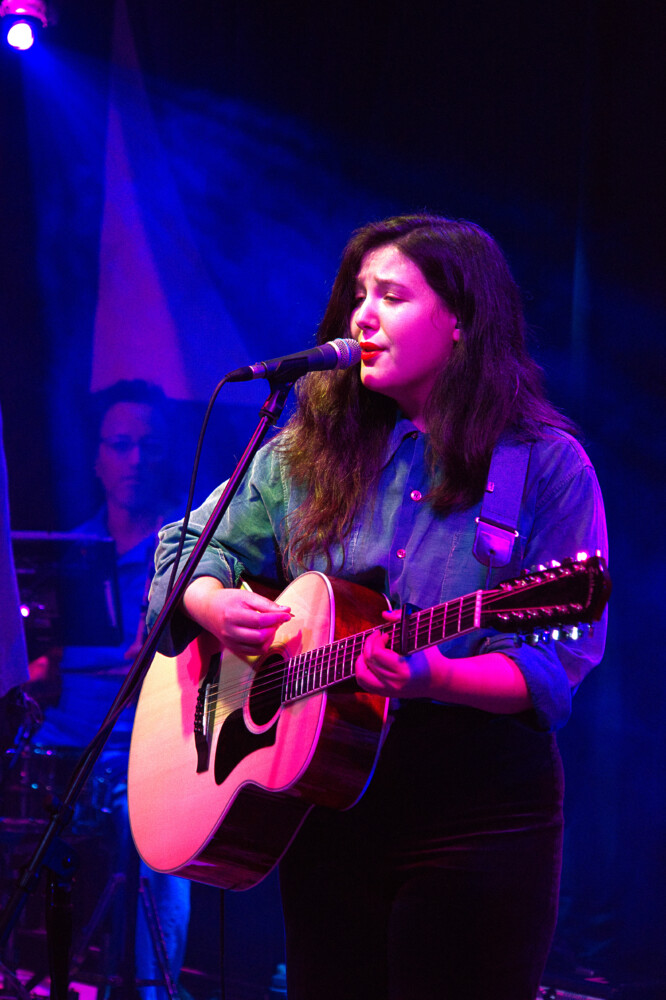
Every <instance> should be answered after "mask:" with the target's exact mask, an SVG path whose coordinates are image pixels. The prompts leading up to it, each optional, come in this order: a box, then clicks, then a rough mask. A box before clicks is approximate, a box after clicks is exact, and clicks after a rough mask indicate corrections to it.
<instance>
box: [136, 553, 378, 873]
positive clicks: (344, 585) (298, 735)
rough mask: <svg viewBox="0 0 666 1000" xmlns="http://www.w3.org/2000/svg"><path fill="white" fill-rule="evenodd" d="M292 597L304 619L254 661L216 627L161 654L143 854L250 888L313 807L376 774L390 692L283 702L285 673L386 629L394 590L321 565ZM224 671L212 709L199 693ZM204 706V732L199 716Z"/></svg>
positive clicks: (144, 712)
mask: <svg viewBox="0 0 666 1000" xmlns="http://www.w3.org/2000/svg"><path fill="white" fill-rule="evenodd" d="M279 601H280V603H281V604H285V605H287V606H288V607H290V608H291V610H292V613H293V615H294V617H293V618H292V620H291V621H289V622H287V623H285V624H284V625H282V626H280V628H279V629H278V631H277V634H276V638H275V643H274V645H273V647H272V648H271V650H270V652H269V653H268V654H267V655H266V656H263V657H261V658H258V659H257V660H256V661H255V662H253V663H251V664H248V663H247V662H246V661H245V660H241V659H239V658H238V657H235V656H233V655H231V654H230V653H228V652H224V653H223V654H222V656H221V661H220V647H219V644H218V643H217V641H216V640H215V639H214V638H213V637H212V636H210V635H208V634H207V633H203V634H202V635H201V636H200V637H199V638H198V639H197V640H196V641H195V642H193V643H192V644H191V645H190V646H188V648H187V649H186V650H185V651H184V652H183V653H182V654H181V655H180V656H177V657H166V656H162V655H161V654H157V655H156V657H155V659H154V661H153V663H152V665H151V667H150V669H149V671H148V674H147V675H146V678H145V680H144V683H143V687H142V690H141V695H140V697H139V701H138V704H137V709H136V717H135V721H134V728H133V733H132V744H131V749H130V759H129V774H128V800H129V814H130V823H131V827H132V834H133V837H134V841H135V843H136V846H137V850H138V851H139V854H140V855H141V857H142V858H143V859H144V861H145V862H146V863H147V864H148V865H149V866H150V867H151V868H154V869H156V870H157V871H162V872H171V873H174V874H178V875H182V876H184V877H186V878H190V879H194V880H195V881H198V882H204V883H207V884H209V885H214V886H219V887H221V888H228V889H246V888H249V887H250V886H252V885H255V884H256V883H257V882H259V881H260V880H261V879H262V878H263V877H264V876H265V875H266V874H268V872H269V871H270V870H271V869H272V868H273V867H274V866H275V864H276V863H277V862H278V861H279V859H280V857H281V856H282V855H283V854H284V852H285V851H286V850H287V848H288V846H289V844H290V843H291V841H292V840H293V838H294V836H295V835H296V833H297V831H298V829H299V827H300V826H301V824H302V822H303V820H304V819H305V816H306V815H307V813H308V812H309V811H310V809H311V808H312V807H313V805H324V806H329V807H331V808H336V809H346V808H349V807H350V806H352V805H353V804H354V803H355V802H356V801H357V800H358V799H359V798H360V796H361V795H362V794H363V791H364V789H365V787H366V785H367V784H368V781H369V780H370V777H371V775H372V772H373V770H374V766H375V763H376V759H377V754H378V751H379V747H380V746H381V742H382V739H383V735H384V731H385V727H386V718H387V710H388V701H387V699H386V698H383V697H379V696H377V695H370V694H367V693H365V692H361V691H359V689H358V688H356V687H355V685H353V683H352V682H348V681H345V682H344V683H343V684H337V685H336V686H334V687H332V688H329V689H328V690H326V691H318V692H317V693H314V694H309V695H306V696H305V697H302V698H300V699H299V700H296V701H290V702H288V703H287V704H283V703H282V701H281V692H280V689H279V686H278V684H277V683H273V680H272V679H273V678H274V677H275V675H276V670H275V664H276V663H277V664H278V665H280V664H283V663H284V661H285V660H286V659H288V658H290V657H294V656H297V655H298V654H299V653H301V652H304V651H307V650H315V649H318V648H319V647H321V646H325V645H327V644H329V643H331V642H333V641H335V640H338V639H342V638H344V637H345V636H348V635H351V634H352V633H357V632H361V631H363V630H365V629H369V628H371V627H373V626H374V625H379V624H381V623H382V619H381V612H382V610H385V609H386V608H387V602H386V599H385V598H384V597H382V596H381V595H378V594H375V593H373V592H372V591H369V590H367V589H366V588H364V587H360V586H358V585H357V584H353V583H350V582H348V581H340V580H331V579H329V578H328V577H325V576H324V575H323V574H321V573H314V572H313V573H306V574H304V575H303V576H301V577H299V578H298V579H297V580H295V581H294V582H293V583H291V584H290V585H289V586H288V587H287V588H286V590H284V591H283V593H282V595H281V596H280V598H279ZM218 663H219V670H218ZM211 676H212V677H213V680H212V681H211V686H210V688H209V694H208V698H207V703H206V705H205V707H204V708H203V711H201V709H202V699H201V696H200V694H199V692H200V689H201V688H202V685H203V684H204V681H205V679H206V678H207V677H208V678H210V677H211ZM198 708H199V713H198ZM202 715H203V718H204V730H205V731H204V733H201V732H197V729H196V723H195V720H196V719H197V718H201V717H202ZM199 728H201V727H199ZM201 743H203V744H205V748H206V752H204V753H203V756H202V750H201V747H200V746H198V744H201ZM198 768H199V769H198Z"/></svg>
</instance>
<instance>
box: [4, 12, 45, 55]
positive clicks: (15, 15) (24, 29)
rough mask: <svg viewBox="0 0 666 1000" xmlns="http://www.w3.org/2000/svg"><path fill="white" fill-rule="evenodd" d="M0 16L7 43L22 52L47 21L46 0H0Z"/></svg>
mask: <svg viewBox="0 0 666 1000" xmlns="http://www.w3.org/2000/svg"><path fill="white" fill-rule="evenodd" d="M0 18H1V19H2V34H3V37H4V39H5V41H6V42H7V44H8V45H10V46H11V47H12V48H13V49H18V50H19V51H21V52H24V51H26V50H27V49H29V48H31V47H32V45H33V43H34V41H35V38H36V37H37V35H38V34H39V32H40V31H41V30H42V29H43V28H45V27H46V26H47V25H48V23H49V17H48V11H47V5H46V0H2V2H1V3H0Z"/></svg>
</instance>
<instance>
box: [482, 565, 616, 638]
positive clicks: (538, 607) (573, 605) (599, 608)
mask: <svg viewBox="0 0 666 1000" xmlns="http://www.w3.org/2000/svg"><path fill="white" fill-rule="evenodd" d="M610 592H611V579H610V575H609V573H608V567H607V566H606V562H605V560H604V559H603V558H602V556H601V555H598V554H597V555H594V556H587V555H586V554H585V553H579V555H578V556H577V558H576V559H563V560H562V562H561V563H558V562H553V563H552V564H551V565H550V566H539V567H537V568H536V569H534V570H529V571H525V572H524V573H522V574H521V575H520V576H519V577H516V578H515V579H513V580H505V581H504V582H503V583H500V584H499V586H498V587H497V588H496V589H495V590H488V591H486V592H485V593H484V594H483V603H482V609H481V624H482V625H483V626H484V627H490V628H494V629H497V630H498V631H499V632H515V633H517V634H520V633H529V632H533V631H534V630H535V629H544V628H545V629H548V630H551V631H552V630H553V629H556V628H558V627H562V626H567V625H572V626H579V625H581V624H591V623H592V622H596V621H599V619H600V618H601V615H602V613H603V610H604V608H605V607H606V604H607V602H608V598H609V596H610Z"/></svg>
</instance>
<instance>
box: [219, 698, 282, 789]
mask: <svg viewBox="0 0 666 1000" xmlns="http://www.w3.org/2000/svg"><path fill="white" fill-rule="evenodd" d="M276 731H277V722H275V723H274V724H273V725H272V726H271V728H270V729H267V730H266V731H265V732H262V733H251V732H250V730H249V729H248V728H247V726H246V725H245V721H244V719H243V709H242V708H238V709H236V711H235V712H232V713H231V714H230V715H228V716H227V718H226V719H225V720H224V725H223V726H222V729H221V730H220V735H219V736H218V739H217V747H216V748H215V783H216V784H217V785H221V784H222V782H223V781H225V779H226V778H228V777H229V775H230V774H231V772H232V771H233V770H234V768H235V767H237V766H238V764H240V762H241V761H242V760H244V759H245V758H246V757H249V756H250V754H251V753H254V751H255V750H261V749H262V748H263V747H270V746H274V744H275V733H276Z"/></svg>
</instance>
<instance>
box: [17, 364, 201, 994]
mask: <svg viewBox="0 0 666 1000" xmlns="http://www.w3.org/2000/svg"><path fill="white" fill-rule="evenodd" d="M95 402H96V403H97V417H98V421H99V423H98V428H99V430H98V438H97V452H96V457H95V465H94V468H95V474H96V476H97V479H98V481H99V484H100V486H101V489H102V494H103V503H102V505H101V507H100V508H99V510H98V511H97V513H96V514H95V515H94V516H93V517H92V518H91V519H90V520H89V521H87V522H85V523H84V524H82V525H80V526H79V527H78V528H77V529H76V534H77V535H93V536H96V537H99V538H112V539H113V541H114V542H115V547H116V564H117V573H118V588H119V596H120V606H121V607H120V610H121V621H122V629H123V637H122V642H121V644H120V645H118V646H69V647H66V648H65V650H64V652H63V655H62V658H61V660H60V663H59V665H58V666H57V667H56V669H57V670H58V671H59V687H60V697H59V701H58V703H57V704H55V705H50V706H48V707H47V708H46V712H45V721H44V724H43V726H42V727H41V729H40V730H39V732H38V734H37V737H36V740H35V742H36V743H37V744H40V745H41V746H43V747H50V748H53V750H54V753H56V754H57V753H58V752H59V751H60V752H61V753H66V752H68V751H71V748H73V747H76V748H77V749H81V750H82V749H83V748H84V747H85V746H87V745H88V743H89V742H90V741H91V740H92V739H93V737H94V736H95V734H96V732H97V730H98V729H99V727H100V725H101V723H102V721H103V719H104V717H105V716H106V714H107V712H108V709H109V708H110V706H111V704H112V702H113V700H114V698H115V696H116V694H117V693H118V690H119V688H120V686H121V684H122V682H123V680H124V678H125V676H126V674H127V672H128V670H129V667H130V665H131V663H132V661H133V660H134V658H135V656H136V654H137V652H138V650H139V648H140V646H141V644H142V641H143V639H144V635H145V612H146V606H147V598H148V588H149V584H150V580H151V577H152V573H153V566H154V563H153V558H154V552H155V546H156V543H157V531H158V529H159V528H160V527H161V525H162V524H163V523H164V522H165V520H168V518H167V514H168V512H169V510H170V507H171V503H173V502H174V501H175V498H173V499H171V498H170V494H171V492H172V484H171V480H170V475H169V471H170V470H169V463H168V461H167V458H168V454H167V442H168V433H167V430H168V414H167V403H168V401H167V399H166V397H165V395H164V393H163V392H162V390H161V389H159V388H158V387H157V386H154V385H150V384H148V383H146V382H143V381H141V380H133V381H121V382H117V383H115V384H114V385H112V386H110V387H109V388H108V389H106V390H104V391H102V392H100V393H98V394H97V396H96V397H95ZM82 613H83V609H82ZM49 659H51V658H42V662H41V663H40V662H36V663H33V664H31V675H32V676H33V677H39V676H41V675H42V673H41V672H43V670H44V668H45V666H46V665H47V661H48V660H49ZM50 666H51V668H52V666H53V664H52V663H51V664H50ZM40 670H41V672H40ZM132 722H133V709H126V710H125V711H124V712H123V713H122V714H121V716H120V718H119V719H118V721H117V722H116V725H115V726H114V729H113V731H112V733H111V735H110V737H109V740H108V742H107V744H106V747H105V750H104V752H103V754H102V756H101V758H100V765H99V766H100V767H102V768H103V770H104V774H105V775H106V776H108V775H109V774H111V775H112V778H111V783H112V784H113V805H112V812H113V818H114V821H115V823H114V828H115V836H116V840H117V842H116V844H115V845H114V851H113V854H114V856H115V864H114V867H115V870H116V871H121V872H122V871H127V865H128V859H129V858H130V857H131V853H130V852H131V851H132V850H133V847H132V845H131V842H130V833H129V824H128V818H127V795H126V791H127V785H126V778H127V757H128V751H129V744H130V737H131V731H132ZM141 875H143V876H146V877H147V878H148V884H149V888H150V892H151V894H152V896H153V899H154V901H155V904H156V909H157V915H158V918H159V922H160V927H161V931H162V933H163V936H164V941H165V945H166V952H167V956H168V959H169V966H170V971H171V975H172V978H173V979H174V980H177V977H178V974H179V972H180V968H181V965H182V962H183V958H184V953H185V946H186V938H187V927H188V921H189V906H190V885H189V882H187V881H185V880H183V879H179V878H176V877H173V876H168V875H162V874H158V873H156V872H152V871H150V870H149V869H148V868H146V867H145V865H143V864H142V866H141ZM121 914H122V910H121V911H120V913H119V912H118V908H116V915H115V926H114V938H115V948H114V950H115V951H116V952H118V951H119V950H120V947H121V944H120V942H121V940H122V928H121V927H119V926H118V924H119V923H120V922H121V920H122V916H121ZM135 958H136V973H137V978H138V979H161V978H162V976H161V974H160V968H159V964H158V962H157V958H156V955H155V949H154V945H153V942H152V940H151V937H150V934H149V931H148V928H147V925H146V922H145V918H144V913H143V907H142V906H139V909H138V913H137V928H136V949H135ZM117 959H118V955H117V954H116V960H117ZM114 971H115V970H114ZM141 995H142V997H143V998H144V1000H152V998H158V997H160V998H161V997H166V996H167V992H166V989H164V988H162V987H151V988H146V989H144V990H142V994H141Z"/></svg>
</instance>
